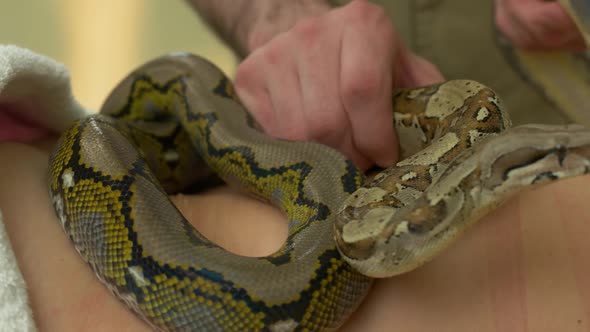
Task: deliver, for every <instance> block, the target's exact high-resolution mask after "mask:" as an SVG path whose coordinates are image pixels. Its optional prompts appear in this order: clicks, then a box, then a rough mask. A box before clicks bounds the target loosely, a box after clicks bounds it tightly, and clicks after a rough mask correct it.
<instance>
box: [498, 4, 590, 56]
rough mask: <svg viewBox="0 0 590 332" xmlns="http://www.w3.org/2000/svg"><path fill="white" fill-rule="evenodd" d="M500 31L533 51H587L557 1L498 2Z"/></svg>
mask: <svg viewBox="0 0 590 332" xmlns="http://www.w3.org/2000/svg"><path fill="white" fill-rule="evenodd" d="M495 21H496V26H497V27H498V29H499V30H500V31H501V32H502V33H503V34H504V35H505V36H506V37H508V39H510V40H511V41H512V43H514V45H515V46H517V47H520V48H524V49H531V50H570V51H580V50H583V49H585V48H586V44H585V43H584V39H583V37H582V34H581V33H580V31H579V30H578V28H577V27H576V25H575V23H574V21H573V20H572V18H571V17H569V15H568V14H567V13H566V11H565V10H564V8H563V7H562V6H561V5H560V4H559V3H558V2H556V1H546V0H496V13H495Z"/></svg>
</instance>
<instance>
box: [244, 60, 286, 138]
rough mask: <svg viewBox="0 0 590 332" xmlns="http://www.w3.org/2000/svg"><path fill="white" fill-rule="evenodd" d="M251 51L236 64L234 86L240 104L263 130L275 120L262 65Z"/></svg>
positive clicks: (269, 126) (270, 126)
mask: <svg viewBox="0 0 590 332" xmlns="http://www.w3.org/2000/svg"><path fill="white" fill-rule="evenodd" d="M259 50H261V49H258V50H257V51H255V52H253V53H252V54H251V55H250V56H249V57H248V58H246V59H245V60H244V61H243V62H242V63H240V64H239V65H238V68H237V70H236V77H235V79H234V87H235V90H236V94H237V95H238V97H239V99H240V101H241V103H242V105H244V107H245V108H246V110H247V111H248V113H250V114H251V115H252V116H253V117H254V119H256V122H257V123H258V124H259V125H260V126H261V127H262V129H263V130H266V129H267V128H272V126H273V124H274V123H275V121H276V118H275V113H274V110H273V106H272V102H271V99H270V95H269V91H268V89H267V87H266V73H267V71H264V70H262V69H263V68H264V66H263V65H262V63H261V62H260V60H259V59H258V55H257V54H258V52H259Z"/></svg>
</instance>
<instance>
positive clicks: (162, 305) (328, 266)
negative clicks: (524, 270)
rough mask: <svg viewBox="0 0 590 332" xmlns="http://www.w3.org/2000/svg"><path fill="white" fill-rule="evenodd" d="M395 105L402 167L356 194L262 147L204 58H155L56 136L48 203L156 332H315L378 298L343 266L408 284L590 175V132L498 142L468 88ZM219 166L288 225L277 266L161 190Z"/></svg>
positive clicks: (290, 150) (317, 160)
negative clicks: (477, 231)
mask: <svg viewBox="0 0 590 332" xmlns="http://www.w3.org/2000/svg"><path fill="white" fill-rule="evenodd" d="M394 104H395V106H396V108H395V112H396V113H394V114H395V119H396V120H395V125H396V129H397V132H398V134H399V135H400V141H401V146H402V149H403V150H404V152H405V156H407V158H406V159H404V160H402V161H401V162H399V163H398V164H397V165H396V167H394V168H391V169H389V170H386V171H385V172H384V173H383V174H381V175H378V176H377V177H376V178H375V179H374V180H372V182H369V186H368V187H362V188H361V185H362V184H363V182H364V177H363V174H362V173H361V172H360V171H359V170H358V169H357V168H356V167H355V166H354V165H353V164H352V163H351V162H350V161H347V160H346V159H345V158H344V157H343V156H341V155H340V154H339V153H338V152H336V151H334V150H332V149H330V148H328V147H325V146H322V145H319V144H314V143H295V142H285V141H278V140H274V139H271V138H269V137H267V136H265V135H264V134H262V133H260V132H259V131H258V130H257V129H256V124H255V121H254V120H253V119H252V118H250V117H249V115H248V113H247V112H246V111H245V110H244V109H243V108H242V106H241V105H240V104H239V102H238V101H237V100H236V98H235V97H234V95H233V91H232V87H231V83H230V82H229V80H228V79H227V78H226V77H225V76H224V75H223V74H222V73H221V72H220V71H219V70H218V69H217V68H216V67H214V66H213V65H211V64H210V63H209V62H207V61H206V60H204V59H201V58H199V57H195V56H191V55H186V54H176V55H170V56H166V57H162V58H159V59H156V60H155V61H152V62H150V63H148V64H146V65H144V66H142V67H140V68H138V69H137V70H136V71H134V72H133V73H132V74H131V75H130V76H129V77H128V78H126V79H125V80H124V81H123V82H122V83H121V84H120V85H119V86H118V87H117V88H115V90H114V91H113V93H112V94H111V96H110V97H109V99H108V100H107V102H106V103H105V105H104V106H103V108H102V112H101V114H100V115H95V116H91V117H89V118H86V119H83V120H80V121H79V122H77V123H75V124H74V125H73V126H72V127H71V128H70V129H69V130H68V131H67V132H66V133H65V134H64V135H63V137H62V138H61V140H60V142H59V143H58V146H57V148H56V150H55V152H54V153H53V155H52V157H51V160H50V179H49V180H50V192H51V196H52V200H53V204H54V207H55V210H56V212H57V215H58V217H59V219H60V221H61V223H62V226H63V228H64V230H65V232H66V234H67V235H68V236H69V238H70V239H71V241H72V242H73V244H74V246H75V248H76V249H77V250H78V251H79V253H80V254H81V256H82V257H83V258H84V259H85V260H86V261H87V262H88V264H89V265H90V266H91V267H92V268H93V269H94V271H95V273H96V274H97V275H98V277H99V278H100V280H101V281H102V282H103V283H105V284H106V285H107V286H108V287H109V288H110V289H111V290H112V291H113V292H114V293H115V294H116V296H117V297H118V298H119V299H121V300H122V301H124V302H125V303H126V304H127V305H128V306H129V307H130V308H132V309H133V310H134V311H136V312H137V313H138V314H139V315H140V316H141V317H143V318H144V319H145V320H146V321H148V322H149V323H151V324H152V325H153V326H155V327H156V328H159V329H162V330H175V331H181V330H183V331H185V330H186V331H323V330H334V329H336V328H337V327H338V326H340V325H341V324H342V323H343V322H344V321H345V320H346V318H347V317H348V316H349V315H350V313H351V312H352V311H354V310H355V309H356V307H357V306H358V305H359V303H360V302H361V301H362V299H363V298H364V296H365V295H366V294H367V292H368V290H369V287H370V285H371V280H372V279H371V278H369V277H366V276H364V275H362V274H361V273H359V272H356V270H355V269H353V268H352V267H351V265H352V266H355V268H357V269H359V270H360V271H361V272H363V273H366V274H368V275H372V276H385V275H390V274H396V273H400V272H403V271H406V270H409V269H411V268H414V267H416V266H418V265H420V264H421V263H423V262H424V261H425V260H427V259H429V258H430V257H432V256H433V255H434V254H435V253H437V252H438V251H440V250H441V249H442V248H444V247H445V246H447V245H448V244H449V243H450V242H451V240H452V239H453V238H454V237H455V235H456V234H458V233H460V232H461V231H462V230H463V229H464V228H465V227H466V226H467V225H469V224H471V223H473V222H474V221H475V220H476V219H477V218H478V217H479V216H480V215H482V214H483V213H485V212H486V211H487V210H489V209H490V208H491V207H493V206H494V205H495V204H497V203H498V202H499V201H501V200H502V199H503V198H504V197H505V194H506V193H511V192H514V191H515V190H516V189H519V188H523V187H528V186H530V185H531V184H535V183H544V182H547V181H548V180H554V179H557V178H562V177H565V176H571V175H578V174H584V173H587V172H588V168H589V162H588V159H587V158H586V157H587V156H588V155H589V154H590V153H589V142H590V133H589V132H588V131H586V130H583V129H581V128H578V127H538V126H537V127H522V128H514V129H510V130H508V131H506V133H507V134H506V135H504V134H503V132H504V130H505V129H507V127H509V125H510V123H509V120H508V118H507V116H506V114H505V113H504V111H503V110H502V107H501V106H500V104H499V101H498V99H497V97H496V95H495V94H494V93H493V92H492V91H491V90H490V89H488V88H486V87H484V86H482V85H480V84H478V83H476V82H472V81H450V82H446V83H443V84H441V85H437V86H432V87H427V88H421V89H414V90H408V91H403V92H400V93H398V94H397V95H396V96H395V101H394ZM584 156H586V157H584ZM205 164H206V165H207V166H208V167H206V166H205ZM209 169H213V170H215V172H216V173H217V174H218V175H219V176H220V177H221V178H222V179H224V180H225V181H226V182H230V183H238V184H239V185H240V186H241V187H243V188H245V189H247V190H248V191H249V192H251V193H253V194H255V195H257V196H260V197H263V198H264V199H266V200H268V201H270V202H273V203H274V204H276V205H278V206H279V207H280V208H281V209H282V210H283V211H284V212H285V214H286V215H287V218H288V220H289V234H288V238H287V241H286V243H285V244H284V245H283V246H282V247H281V249H280V250H279V251H277V252H276V253H274V254H273V255H270V256H268V257H260V258H254V257H241V256H238V255H235V254H232V253H229V252H227V251H226V250H224V249H222V248H220V247H219V246H217V245H215V244H214V243H211V242H210V241H208V240H207V239H206V238H204V237H203V236H202V235H201V234H200V233H199V232H198V231H196V230H195V229H194V228H193V227H192V226H190V224H189V223H188V222H187V221H186V220H185V219H184V218H183V217H182V215H181V214H180V213H179V212H178V210H177V209H176V208H175V207H174V206H173V205H172V203H171V202H170V201H169V200H168V198H167V192H174V191H179V190H183V189H186V188H189V187H193V186H195V185H198V184H199V183H201V182H203V181H207V180H208V179H210V171H209ZM357 190H358V191H357ZM355 192H356V193H355ZM353 193H354V194H353ZM345 201H346V204H345V205H344V206H343V203H344V202H345ZM341 206H343V208H341ZM334 229H335V230H336V232H334ZM337 244H338V248H337ZM340 252H342V254H343V255H344V258H343V257H342V255H341V253H340ZM344 259H346V260H348V261H349V262H350V263H351V265H349V264H347V263H346V262H345V261H344Z"/></svg>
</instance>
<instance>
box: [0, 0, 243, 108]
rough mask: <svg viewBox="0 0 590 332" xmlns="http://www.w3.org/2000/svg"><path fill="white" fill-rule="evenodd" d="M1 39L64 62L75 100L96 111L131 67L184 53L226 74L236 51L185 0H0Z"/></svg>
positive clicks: (229, 69)
mask: <svg viewBox="0 0 590 332" xmlns="http://www.w3.org/2000/svg"><path fill="white" fill-rule="evenodd" d="M0 13H1V14H0V16H1V18H2V19H0V43H1V44H15V45H18V46H21V47H25V48H29V49H31V50H33V51H35V52H37V53H40V54H43V55H47V56H49V57H51V58H54V59H56V60H58V61H60V62H62V63H64V64H65V65H66V66H67V67H68V69H69V70H70V74H71V77H72V86H73V90H74V95H75V96H76V98H77V99H78V100H79V101H80V102H81V103H82V104H83V105H84V106H86V107H87V108H90V109H94V110H97V109H98V108H100V105H101V104H102V101H103V100H104V99H105V98H106V96H107V95H108V94H109V92H110V90H111V89H112V88H113V87H114V86H115V85H116V84H117V82H118V81H119V80H121V79H122V78H123V77H124V76H125V75H127V74H128V73H129V72H130V71H131V70H132V69H133V68H135V67H136V66H138V65H140V64H142V63H143V62H145V61H147V60H149V59H151V58H154V57H156V56H159V55H162V54H165V53H168V52H173V51H187V52H192V53H196V54H200V55H203V56H205V57H207V58H208V59H210V60H211V61H213V62H214V63H216V64H217V65H218V66H220V67H221V68H222V69H223V71H225V72H226V73H228V74H230V75H231V74H232V73H233V70H234V68H235V63H236V60H235V57H234V56H233V54H232V52H231V51H230V50H229V49H228V48H227V47H225V46H224V45H223V43H222V42H221V41H220V40H219V39H218V38H216V36H215V35H214V34H213V33H212V32H211V31H210V30H209V29H208V28H207V26H206V25H205V24H203V22H202V20H201V19H200V17H199V16H198V15H197V14H196V12H195V11H193V10H192V8H190V7H189V5H188V4H187V3H186V1H184V0H167V1H162V0H94V1H93V0H82V1H80V0H20V1H12V0H0Z"/></svg>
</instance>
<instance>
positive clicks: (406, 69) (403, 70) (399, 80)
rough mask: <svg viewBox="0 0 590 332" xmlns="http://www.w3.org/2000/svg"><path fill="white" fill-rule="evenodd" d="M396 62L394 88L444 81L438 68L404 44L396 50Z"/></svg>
mask: <svg viewBox="0 0 590 332" xmlns="http://www.w3.org/2000/svg"><path fill="white" fill-rule="evenodd" d="M398 54H399V56H398V59H399V61H397V63H396V64H395V65H394V68H393V70H394V73H393V77H394V84H393V86H394V88H400V87H403V88H413V87H418V86H426V85H432V84H436V83H441V82H442V81H444V80H445V79H444V76H443V74H442V73H441V72H440V70H439V69H438V68H437V67H436V66H435V65H434V64H432V63H431V62H430V61H428V60H426V59H424V58H423V57H421V56H418V55H416V54H414V53H412V52H410V51H409V50H407V49H406V47H405V46H402V47H401V50H400V51H399V52H398Z"/></svg>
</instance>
